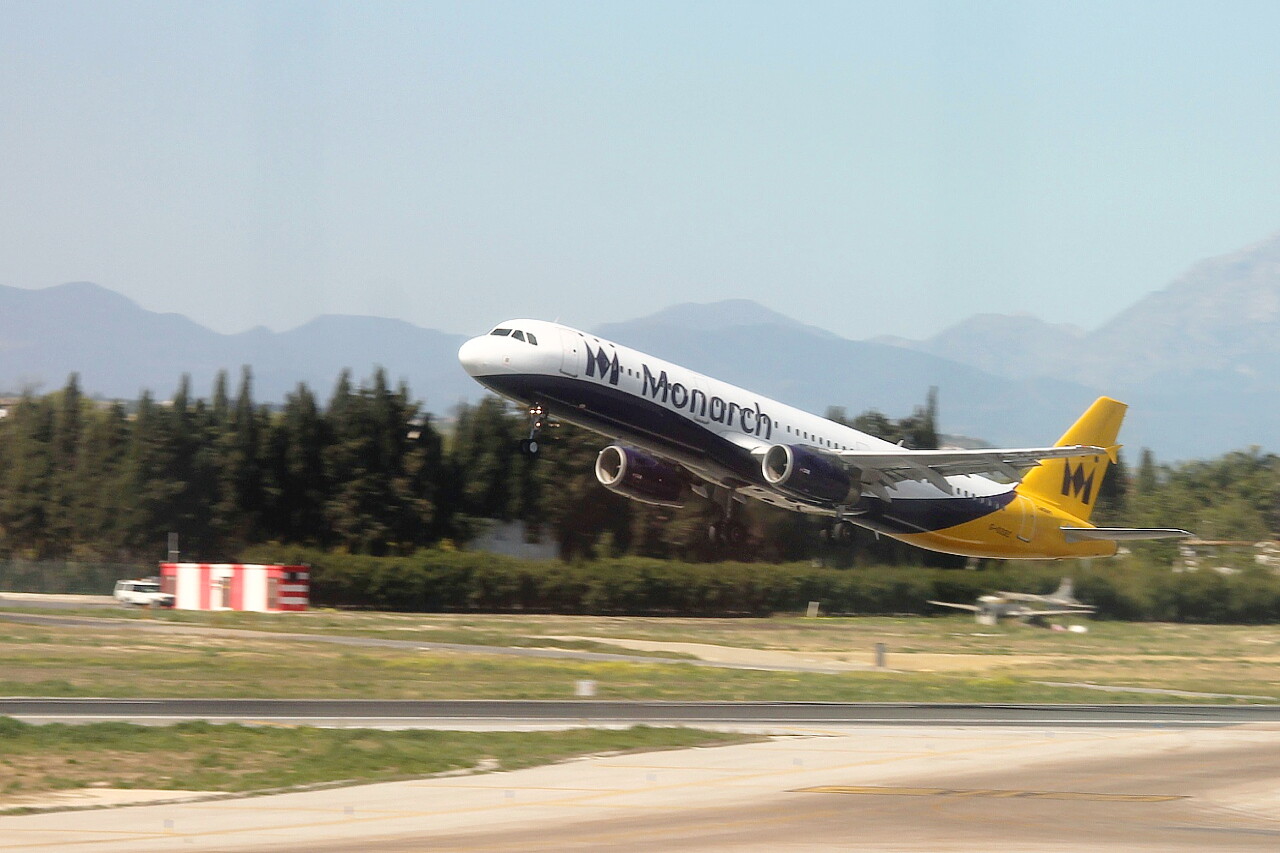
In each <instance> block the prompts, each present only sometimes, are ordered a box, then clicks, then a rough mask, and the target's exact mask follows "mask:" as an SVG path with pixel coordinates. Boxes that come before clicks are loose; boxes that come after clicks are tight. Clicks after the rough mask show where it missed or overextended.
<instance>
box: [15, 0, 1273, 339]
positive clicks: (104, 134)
mask: <svg viewBox="0 0 1280 853" xmlns="http://www.w3.org/2000/svg"><path fill="white" fill-rule="evenodd" d="M1277 32H1280V4H1274V3H1221V2H1219V3H1178V2H1160V3H1138V2H1130V3H1124V2H1107V3H1090V2H1070V3H1052V2H1037V3H1031V2H1024V3H1001V2H984V3H941V2H918V3H912V2H904V3H874V4H871V3H855V2H846V3H785V4H784V3H776V4H768V3H748V2H723V3H721V2H708V3H696V2H681V3H662V2H654V1H653V0H646V2H639V3H623V2H585V3H576V2H570V3H552V2H543V3H534V2H521V3H499V2H465V3H453V2H448V3H445V2H440V3H385V2H381V3H379V2H360V3H337V2H333V3H324V2H305V3H289V2H281V3H235V2H223V3H205V2H201V3H182V2H165V3H151V2H111V3H69V2H45V3H30V2H9V0H0V163H3V164H4V165H3V169H0V284H4V285H9V286H17V287H46V286H49V285H53V284H58V283H60V282H64V281H78V280H87V281H94V282H97V283H99V284H102V285H104V286H106V287H109V288H112V289H114V290H117V291H120V292H122V293H124V294H126V295H128V296H130V297H132V298H133V299H135V300H136V301H138V302H139V303H140V304H142V305H143V306H144V307H147V308H150V309H153V310H159V311H176V312H180V313H184V314H187V315H188V316H190V317H192V318H193V319H195V320H197V321H199V322H202V323H204V324H206V325H209V326H211V327H213V328H216V329H218V330H220V331H227V332H231V331H240V330H243V329H247V328H250V327H252V326H255V325H266V326H269V327H271V328H274V329H285V328H290V327H293V326H296V325H299V324H301V323H303V322H305V321H306V320H308V319H310V318H311V317H314V316H315V315H317V314H320V313H356V314H375V315H380V316H392V317H399V318H402V319H405V320H409V321H411V322H414V323H417V324H419V325H423V326H428V327H433V328H439V329H443V330H445V331H450V332H476V331H480V330H483V329H484V328H486V327H488V326H489V325H491V324H492V323H493V322H495V321H497V320H499V319H502V318H505V317H509V316H534V317H542V318H547V319H555V318H559V319H561V320H562V321H564V322H567V323H570V324H572V325H577V326H592V325H595V324H597V323H601V322H606V321H613V320H622V319H629V318H632V317H637V316H642V315H645V314H648V313H651V312H653V311H656V310H658V309H661V308H663V307H665V306H667V305H671V304H673V303H677V302H683V301H699V302H705V301H712V300H718V299H726V298H735V297H743V298H749V299H754V300H756V301H758V302H761V303H762V304H765V305H767V306H769V307H771V308H774V309H776V310H778V311H781V312H783V313H785V314H788V315H790V316H793V317H795V318H797V319H799V320H802V321H805V322H809V323H813V324H816V325H820V326H823V327H825V328H828V329H831V330H832V331H835V332H838V333H840V334H843V335H846V336H848V337H853V338H865V337H870V336H874V335H879V334H899V335H908V336H913V337H922V336H926V335H929V334H932V333H934V332H937V331H939V330H941V329H942V328H945V327H946V326H948V325H950V324H952V323H955V322H957V321H959V320H961V319H963V318H964V317H966V316H968V315H970V314H973V313H977V312H1007V313H1013V312H1028V313H1032V314H1036V315H1038V316H1040V317H1042V318H1044V319H1047V320H1050V321H1054V322H1068V323H1075V324H1077V325H1081V326H1084V327H1086V328H1087V327H1092V326H1095V325H1097V324H1099V323H1101V322H1102V321H1104V320H1105V319H1107V318H1108V317H1110V316H1111V315H1112V314H1114V313H1116V312H1117V311H1118V310H1120V309H1121V308H1123V307H1126V306H1127V305H1128V304H1130V303H1132V302H1133V301H1135V300H1137V299H1138V298H1140V297H1141V296H1142V295H1144V294H1146V293H1148V292H1150V291H1152V290H1156V289H1158V288H1161V287H1163V286H1164V285H1166V284H1167V283H1168V282H1169V281H1170V280H1171V279H1172V278H1174V277H1175V276H1176V275H1177V274H1179V273H1180V272H1181V271H1183V270H1184V269H1185V268H1186V267H1187V266H1188V265H1189V264H1191V263H1193V262H1194V261H1196V260H1198V259H1201V258H1203V257H1206V256H1210V255H1215V254H1221V253H1225V252H1230V251H1233V250H1235V249H1237V248H1240V247H1243V246H1245V245H1248V244H1250V243H1253V242H1257V241H1259V240H1261V239H1263V238H1265V237H1267V236H1269V235H1271V234H1273V233H1275V232H1276V231H1280V51H1277V50H1276V49H1275V45H1274V38H1275V33H1277Z"/></svg>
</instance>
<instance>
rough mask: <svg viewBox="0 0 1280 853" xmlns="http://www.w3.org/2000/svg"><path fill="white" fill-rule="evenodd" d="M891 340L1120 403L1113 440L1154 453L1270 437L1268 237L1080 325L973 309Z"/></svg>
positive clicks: (1277, 281) (1277, 364) (1278, 243)
mask: <svg viewBox="0 0 1280 853" xmlns="http://www.w3.org/2000/svg"><path fill="white" fill-rule="evenodd" d="M892 342H893V343H894V344H895V345H897V346H901V347H905V348H909V349H914V350H917V351H920V352H927V353H930V354H934V355H938V356H942V357H947V358H951V359H954V360H956V361H961V362H963V363H966V364H969V365H970V366H973V367H978V368H981V369H984V370H988V371H990V372H992V373H995V374H997V375H1002V376H1006V377H1009V378H1011V379H1026V378H1029V377H1048V378H1053V379H1058V380H1064V381H1069V382H1074V383H1079V384H1082V385H1086V386H1090V387H1094V388H1098V389H1101V390H1103V391H1105V392H1106V393H1108V394H1111V395H1113V396H1116V397H1119V398H1121V399H1123V400H1124V401H1125V402H1127V403H1129V404H1130V406H1131V410H1130V416H1129V421H1128V423H1127V424H1126V428H1125V431H1124V433H1122V435H1121V437H1122V438H1125V437H1126V436H1127V437H1128V440H1129V442H1130V443H1131V444H1135V443H1137V442H1136V441H1135V439H1134V437H1135V436H1137V437H1139V440H1140V441H1141V443H1142V444H1144V445H1147V446H1150V447H1152V448H1154V449H1156V450H1157V452H1158V453H1160V454H1161V455H1162V456H1164V457H1166V458H1174V459H1178V458H1191V457H1198V456H1205V455H1212V454H1217V453H1221V452H1223V451H1225V450H1229V449H1243V448H1248V447H1250V446H1254V445H1257V446H1260V447H1263V448H1268V449H1272V450H1276V449H1277V446H1278V445H1280V234H1277V235H1275V236H1273V237H1271V238H1269V239H1267V240H1265V241H1263V242H1261V243H1258V244H1256V245H1253V246H1249V247H1247V248H1244V249H1241V250H1240V251H1237V252H1232V253H1230V254H1227V255H1223V256H1221V257H1216V258H1210V259H1208V260H1205V261H1201V262H1199V263H1197V264H1195V265H1194V266H1192V267H1191V268H1190V269H1189V270H1187V271H1186V272H1185V273H1183V274H1182V275H1181V276H1179V277H1178V278H1177V279H1175V280H1174V281H1173V282H1172V283H1170V284H1169V285H1168V286H1167V287H1164V288H1162V289H1161V290H1158V291H1156V292H1154V293H1151V294H1149V295H1147V296H1146V297H1144V298H1143V299H1141V300H1139V301H1138V302H1136V303H1135V304H1133V305H1131V306H1129V307H1127V308H1124V309H1123V310H1121V311H1120V312H1119V313H1117V314H1116V315H1115V316H1114V317H1113V318H1111V319H1110V320H1108V321H1107V322H1105V323H1104V324H1103V325H1101V326H1099V327H1098V328H1097V329H1094V330H1092V331H1089V332H1081V331H1079V330H1077V329H1073V328H1071V327H1069V326H1058V325H1053V324H1050V323H1046V322H1044V321H1042V320H1039V319H1036V318H1034V317H1027V316H1001V315H980V316H976V317H971V318H969V319H967V320H964V321H962V322H961V323H959V324H957V325H955V326H953V327H951V328H949V329H947V330H946V331H944V332H942V333H940V334H938V335H936V336H934V337H933V338H929V339H927V340H921V341H909V340H903V339H892Z"/></svg>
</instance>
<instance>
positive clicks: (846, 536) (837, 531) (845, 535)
mask: <svg viewBox="0 0 1280 853" xmlns="http://www.w3.org/2000/svg"><path fill="white" fill-rule="evenodd" d="M855 528H856V525H854V523H853V522H852V521H846V520H845V519H843V518H837V519H836V520H835V521H833V522H831V528H830V530H829V531H828V533H827V536H828V537H829V538H830V539H831V541H832V542H834V543H835V544H836V545H852V544H853V531H854V530H855Z"/></svg>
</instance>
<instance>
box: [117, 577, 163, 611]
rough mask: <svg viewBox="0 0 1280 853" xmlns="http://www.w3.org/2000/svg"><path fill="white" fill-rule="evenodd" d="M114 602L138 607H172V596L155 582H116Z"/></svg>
mask: <svg viewBox="0 0 1280 853" xmlns="http://www.w3.org/2000/svg"><path fill="white" fill-rule="evenodd" d="M115 597H116V601H118V602H120V603H121V604H133V605H137V606H138V607H172V606H173V596H172V595H170V594H169V593H167V592H162V591H161V590H160V584H158V583H156V582H155V581H116V591H115Z"/></svg>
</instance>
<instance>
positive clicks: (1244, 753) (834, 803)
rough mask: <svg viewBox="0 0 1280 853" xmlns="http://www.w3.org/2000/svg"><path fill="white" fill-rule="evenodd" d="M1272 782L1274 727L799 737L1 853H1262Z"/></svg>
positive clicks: (481, 778)
mask: <svg viewBox="0 0 1280 853" xmlns="http://www.w3.org/2000/svg"><path fill="white" fill-rule="evenodd" d="M795 735H798V736H795ZM1278 766H1280V729H1277V727H1276V726H1274V725H1270V724H1268V725H1263V726H1247V725H1246V726H1222V725H1213V726H1209V727H1201V728H1186V727H1173V726H1161V727H1151V726H1129V727H1104V728H1090V727H1085V726H1064V727H1056V726H1043V725H1042V726H1035V727H1032V726H975V725H945V726H942V725H898V726H894V725H870V726H867V725H862V726H859V725H849V724H842V725H838V726H830V727H819V726H799V725H797V726H795V731H794V732H793V736H791V737H781V738H773V739H769V740H766V741H762V742H757V743H750V744H741V745H736V746H725V747H711V748H703V749H692V750H674V751H667V752H653V753H623V754H614V755H597V756H590V757H587V758H584V759H580V760H577V761H571V762H566V763H562V764H557V765H550V766H545V767H537V768H531V769H528V770H520V771H515V772H509V773H479V774H475V775H462V776H459V775H450V776H442V777H434V778H428V779H414V780H407V781H403V782H391V783H381V784H374V785H358V786H352V787H342V788H329V789H324V790H312V791H302V792H296V793H288V794H280V795H275V796H267V797H249V798H235V799H227V798H203V799H199V800H198V801H194V802H168V803H155V804H152V805H142V806H134V807H129V808H117V809H107V810H91V811H70V812H60V813H49V814H33V815H23V816H12V817H0V853H44V851H49V850H57V851H60V853H75V851H84V853H168V851H179V850H181V851H190V853H227V851H245V853H248V851H253V853H292V851H299V850H307V851H315V853H369V851H379V853H382V851H404V852H405V853H408V851H413V852H414V853H417V851H424V850H430V851H488V853H495V851H508V853H532V851H548V853H550V851H556V853H559V851H565V850H583V851H599V850H608V851H611V853H648V851H694V852H695V853H728V851H733V853H766V851H767V853H776V851H782V850H785V851H789V853H797V852H798V851H815V853H816V851H823V853H826V851H831V850H859V851H865V850H876V851H971V853H978V851H981V853H987V851H991V850H997V849H998V850H1000V851H1002V853H1016V852H1017V851H1028V853H1029V852H1030V851H1036V853H1044V851H1055V852H1056V853H1066V851H1072V853H1077V851H1078V853H1084V851H1089V853H1093V851H1098V850H1123V851H1135V850H1141V851H1160V853H1170V851H1185V853H1192V851H1194V853H1202V851H1206V850H1214V851H1217V850H1259V851H1263V850H1266V851H1273V850H1276V849H1280V789H1278V788H1277V784H1276V779H1277V771H1276V768H1277V767H1278ZM64 796H66V797H69V798H70V797H73V793H72V792H68V793H66V794H64ZM176 796H179V797H181V796H182V795H181V793H178V794H176ZM67 805H70V806H72V807H74V805H75V801H74V800H73V799H72V800H68V802H67Z"/></svg>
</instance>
